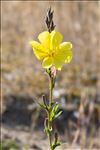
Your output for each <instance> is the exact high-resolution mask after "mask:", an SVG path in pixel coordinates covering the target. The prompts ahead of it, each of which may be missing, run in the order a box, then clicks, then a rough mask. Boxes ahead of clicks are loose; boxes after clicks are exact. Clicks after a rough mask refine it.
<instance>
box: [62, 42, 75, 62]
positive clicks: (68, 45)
mask: <svg viewBox="0 0 100 150" xmlns="http://www.w3.org/2000/svg"><path fill="white" fill-rule="evenodd" d="M71 48H72V44H71V43H70V42H63V43H61V44H60V47H59V49H60V52H61V53H63V54H64V55H65V63H69V62H70V61H71V59H72V51H71V50H70V49H71Z"/></svg>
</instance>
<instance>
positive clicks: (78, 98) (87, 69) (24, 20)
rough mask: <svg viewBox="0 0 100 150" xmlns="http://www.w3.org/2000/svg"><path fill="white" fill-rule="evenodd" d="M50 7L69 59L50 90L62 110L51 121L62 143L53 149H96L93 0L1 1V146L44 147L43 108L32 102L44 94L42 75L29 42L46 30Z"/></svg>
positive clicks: (97, 24) (99, 13) (98, 46)
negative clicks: (69, 44) (69, 50)
mask: <svg viewBox="0 0 100 150" xmlns="http://www.w3.org/2000/svg"><path fill="white" fill-rule="evenodd" d="M50 6H51V8H52V10H54V22H55V24H56V30H58V31H60V32H61V33H62V34H63V40H64V41H71V42H72V44H73V48H72V52H73V59H72V61H71V63H70V64H66V65H64V66H63V69H62V71H61V72H58V76H57V79H56V80H57V81H56V86H55V89H54V91H53V96H54V100H55V101H58V102H59V105H60V109H62V110H63V113H62V116H61V117H60V118H59V119H57V120H56V121H55V122H54V127H55V128H56V130H57V131H58V133H59V135H60V139H61V141H62V143H63V144H62V147H59V148H58V149H59V150H62V149H64V150H65V149H67V148H70V147H71V148H72V147H74V148H75V147H79V148H80V147H84V148H89V149H92V148H95V149H100V141H99V140H98V139H99V138H100V128H99V127H100V3H99V1H61V2H60V1H2V2H1V62H2V64H1V101H2V103H1V104H2V107H1V113H0V115H1V116H2V117H1V122H2V124H1V134H2V144H1V149H2V150H20V149H21V150H22V149H23V150H24V149H27V150H29V149H31V150H44V149H47V147H48V141H47V137H46V135H45V133H44V132H43V124H44V123H43V122H44V118H45V113H44V112H43V110H41V109H40V108H39V107H38V106H37V103H36V101H42V95H43V94H47V95H48V77H47V75H46V73H45V70H44V69H43V68H42V67H41V62H40V61H38V60H37V59H36V58H35V56H34V54H33V51H32V49H31V47H30V45H29V41H30V40H32V39H33V40H37V36H38V34H39V33H40V32H42V31H44V30H47V28H46V25H45V16H46V13H47V9H48V8H49V7H50ZM87 137H88V139H87ZM38 143H39V144H38Z"/></svg>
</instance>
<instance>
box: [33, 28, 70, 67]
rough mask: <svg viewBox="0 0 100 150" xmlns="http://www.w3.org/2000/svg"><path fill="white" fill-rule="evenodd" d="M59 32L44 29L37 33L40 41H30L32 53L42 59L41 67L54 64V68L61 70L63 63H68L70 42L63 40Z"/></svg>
mask: <svg viewBox="0 0 100 150" xmlns="http://www.w3.org/2000/svg"><path fill="white" fill-rule="evenodd" d="M62 38H63V37H62V35H61V33H60V32H57V31H55V30H54V31H52V32H51V33H49V32H48V31H44V32H42V33H40V34H39V36H38V39H39V41H40V43H39V42H36V41H31V42H30V44H31V46H32V48H33V51H34V54H35V55H36V57H37V58H38V59H39V60H40V59H43V63H42V66H43V68H46V69H47V68H50V67H51V66H55V67H56V69H58V70H61V67H62V65H63V63H69V62H70V61H71V59H72V52H71V48H72V44H71V43H70V42H63V43H61V44H60V42H61V41H62Z"/></svg>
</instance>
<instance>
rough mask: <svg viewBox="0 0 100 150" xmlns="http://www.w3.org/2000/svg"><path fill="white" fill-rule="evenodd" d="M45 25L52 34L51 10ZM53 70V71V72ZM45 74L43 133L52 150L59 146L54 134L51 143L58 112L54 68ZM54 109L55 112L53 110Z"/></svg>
mask: <svg viewBox="0 0 100 150" xmlns="http://www.w3.org/2000/svg"><path fill="white" fill-rule="evenodd" d="M46 25H47V28H48V31H49V32H52V31H53V30H54V28H55V25H54V22H53V11H51V8H49V9H48V12H47V16H46ZM54 70H55V71H54ZM46 72H47V73H48V75H49V107H48V108H49V109H48V110H47V120H48V126H47V127H45V131H46V132H47V134H48V137H49V143H50V149H51V150H54V149H55V148H56V147H57V146H59V145H60V143H59V142H58V134H57V133H55V139H54V142H53V141H52V134H53V129H52V121H53V117H54V118H55V117H56V115H57V111H58V105H57V104H55V103H54V102H53V97H52V96H53V88H54V84H55V78H56V74H55V72H56V68H54V67H52V68H49V69H47V70H46ZM55 108H56V110H55ZM60 113H61V112H60Z"/></svg>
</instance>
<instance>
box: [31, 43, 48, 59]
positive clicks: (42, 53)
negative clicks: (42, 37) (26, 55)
mask: <svg viewBox="0 0 100 150" xmlns="http://www.w3.org/2000/svg"><path fill="white" fill-rule="evenodd" d="M30 45H31V47H32V48H33V52H34V54H35V55H36V57H37V58H38V59H42V58H44V57H46V56H47V51H46V50H45V49H44V48H43V47H42V45H41V44H40V43H38V42H36V41H31V42H30Z"/></svg>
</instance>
